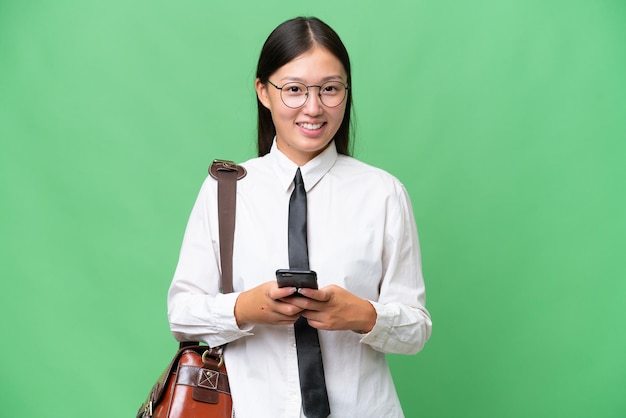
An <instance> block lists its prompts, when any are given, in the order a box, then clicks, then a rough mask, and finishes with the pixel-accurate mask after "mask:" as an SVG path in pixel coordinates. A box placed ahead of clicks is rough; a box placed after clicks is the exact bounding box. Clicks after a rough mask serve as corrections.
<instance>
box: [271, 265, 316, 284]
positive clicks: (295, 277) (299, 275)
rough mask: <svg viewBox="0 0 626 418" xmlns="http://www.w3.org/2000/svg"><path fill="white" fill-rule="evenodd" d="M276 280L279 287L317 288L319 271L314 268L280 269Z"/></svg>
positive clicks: (277, 271)
mask: <svg viewBox="0 0 626 418" xmlns="http://www.w3.org/2000/svg"><path fill="white" fill-rule="evenodd" d="M276 281H277V282H278V287H295V288H296V289H300V288H303V287H306V288H308V289H317V273H315V272H314V271H313V270H295V269H278V270H276Z"/></svg>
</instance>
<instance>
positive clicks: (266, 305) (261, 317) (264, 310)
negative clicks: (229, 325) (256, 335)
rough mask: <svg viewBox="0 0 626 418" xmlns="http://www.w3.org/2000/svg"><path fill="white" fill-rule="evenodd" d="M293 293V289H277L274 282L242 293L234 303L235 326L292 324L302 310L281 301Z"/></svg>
mask: <svg viewBox="0 0 626 418" xmlns="http://www.w3.org/2000/svg"><path fill="white" fill-rule="evenodd" d="M295 291H296V289H295V288H293V287H283V288H279V287H278V285H277V284H276V281H271V282H267V283H263V284H261V285H259V286H257V287H255V288H253V289H250V290H246V291H245V292H242V293H241V294H240V295H239V297H238V298H237V301H236V302H235V319H236V320H237V325H239V326H240V327H241V326H242V325H243V324H270V325H290V324H293V323H294V322H296V320H297V319H298V318H299V317H300V313H301V312H302V308H300V307H298V306H295V305H293V304H290V303H287V302H285V301H284V300H283V299H284V298H287V297H288V296H291V295H293V294H294V293H295Z"/></svg>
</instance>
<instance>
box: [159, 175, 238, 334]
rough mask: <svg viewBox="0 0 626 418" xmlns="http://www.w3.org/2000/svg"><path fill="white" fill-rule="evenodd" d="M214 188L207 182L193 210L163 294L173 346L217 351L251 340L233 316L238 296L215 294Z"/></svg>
mask: <svg viewBox="0 0 626 418" xmlns="http://www.w3.org/2000/svg"><path fill="white" fill-rule="evenodd" d="M220 275H221V273H220V265H219V241H218V219H217V183H216V182H215V181H214V180H212V179H211V178H207V180H206V181H205V182H204V184H203V186H202V189H201V190H200V193H199V195H198V198H197V200H196V203H195V205H194V207H193V209H192V212H191V215H190V217H189V221H188V223H187V228H186V230H185V236H184V238H183V243H182V247H181V251H180V256H179V261H178V265H177V267H176V271H175V273H174V278H173V280H172V283H171V285H170V289H169V293H168V318H169V322H170V328H171V330H172V333H173V334H174V337H175V338H176V339H177V340H178V341H197V340H199V341H204V342H206V343H207V344H209V345H211V346H218V345H222V344H224V343H227V342H230V341H233V340H235V339H237V338H241V337H243V336H246V335H250V328H243V329H242V328H239V326H238V325H237V322H236V320H235V317H234V314H233V311H234V306H235V302H236V300H237V298H238V297H239V293H237V292H235V293H230V294H226V295H224V294H220V293H219V282H220Z"/></svg>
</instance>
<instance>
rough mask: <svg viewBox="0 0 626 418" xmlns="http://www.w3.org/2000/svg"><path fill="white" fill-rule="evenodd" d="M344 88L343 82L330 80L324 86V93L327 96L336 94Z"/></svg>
mask: <svg viewBox="0 0 626 418" xmlns="http://www.w3.org/2000/svg"><path fill="white" fill-rule="evenodd" d="M344 89H345V87H344V86H343V84H341V83H338V82H330V83H326V84H324V85H323V86H322V94H323V95H325V96H335V95H337V94H340V93H341V92H342V91H343V90H344Z"/></svg>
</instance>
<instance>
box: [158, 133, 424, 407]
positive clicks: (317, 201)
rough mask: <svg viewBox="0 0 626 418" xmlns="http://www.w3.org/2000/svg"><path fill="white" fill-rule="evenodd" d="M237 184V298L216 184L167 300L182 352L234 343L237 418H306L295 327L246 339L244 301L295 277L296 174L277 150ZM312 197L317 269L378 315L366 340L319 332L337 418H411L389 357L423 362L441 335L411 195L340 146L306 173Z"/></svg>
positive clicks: (229, 352)
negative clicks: (284, 277)
mask: <svg viewBox="0 0 626 418" xmlns="http://www.w3.org/2000/svg"><path fill="white" fill-rule="evenodd" d="M242 165H243V166H244V167H245V168H246V169H247V170H248V175H247V176H246V177H245V178H243V179H241V180H239V182H238V183H237V209H236V226H235V245H234V254H233V286H234V293H231V294H226V295H223V294H219V279H220V263H219V242H218V217H217V182H216V181H215V180H213V179H212V178H210V177H208V178H207V180H206V181H205V182H204V184H203V186H202V189H201V191H200V194H199V196H198V199H197V201H196V203H195V205H194V207H193V210H192V212H191V216H190V218H189V223H188V225H187V229H186V232H185V236H184V239H183V244H182V249H181V253H180V259H179V262H178V266H177V268H176V272H175V274H174V278H173V281H172V284H171V287H170V290H169V294H168V315H169V321H170V325H171V329H172V332H173V334H174V336H175V338H176V339H177V340H179V341H198V340H199V341H204V342H205V343H207V344H209V345H210V346H219V345H222V344H225V343H228V346H227V347H226V350H225V360H226V366H227V367H228V377H229V381H230V387H231V391H232V396H233V403H234V410H235V413H236V415H237V418H280V417H283V418H297V417H302V416H303V415H302V410H301V409H302V408H301V398H300V386H299V378H298V363H297V357H296V341H295V338H294V331H293V326H291V325H290V326H282V325H281V326H277V325H248V326H242V328H239V327H238V326H237V322H236V321H235V316H234V306H235V301H236V299H237V297H238V296H239V293H240V292H242V291H244V290H247V289H251V288H253V287H255V286H257V285H260V284H262V283H265V282H267V281H270V280H275V271H276V270H277V269H279V268H288V267H289V261H288V253H287V219H288V208H289V197H290V195H291V192H292V190H293V178H294V175H295V172H296V169H297V166H296V164H294V163H293V162H292V161H291V160H289V159H288V158H287V157H286V156H285V155H284V154H283V153H281V152H280V151H279V150H278V149H277V148H276V144H275V143H274V145H273V147H272V149H271V151H270V153H269V154H267V155H265V156H264V157H260V158H255V159H252V160H249V161H247V162H246V163H244V164H242ZM301 171H302V176H303V178H304V185H305V188H306V191H307V205H308V221H307V222H308V246H309V262H310V268H311V270H315V271H316V272H317V275H318V282H319V286H320V288H321V287H324V286H327V285H330V284H336V285H339V286H341V287H343V288H345V289H347V290H348V291H350V292H352V293H353V294H355V295H357V296H359V297H361V298H364V299H367V300H369V301H370V302H371V303H372V305H373V306H374V308H375V310H376V313H377V320H376V324H375V326H374V328H373V329H372V330H371V332H369V333H367V334H358V333H356V332H353V331H319V337H320V345H321V349H322V355H323V359H324V371H325V375H326V384H327V389H328V397H329V401H330V409H331V417H335V418H350V417H355V418H364V417H402V416H403V413H402V409H401V407H400V403H399V400H398V397H397V395H396V391H395V388H394V385H393V381H392V378H391V374H390V372H389V368H388V365H387V362H386V359H385V354H384V353H403V354H415V353H417V352H418V351H420V350H421V349H422V347H423V345H424V343H425V342H426V341H427V340H428V338H429V337H430V333H431V320H430V316H429V313H428V311H427V310H426V308H425V291H424V281H423V278H422V269H421V259H420V252H419V243H418V237H417V229H416V226H415V220H414V217H413V212H412V207H411V203H410V200H409V197H408V195H407V193H406V190H405V189H404V187H403V186H402V184H401V183H400V182H399V181H398V180H397V179H396V178H395V177H393V176H391V175H390V174H388V173H386V172H385V171H383V170H380V169H377V168H374V167H371V166H369V165H367V164H364V163H362V162H360V161H358V160H355V159H354V158H351V157H347V156H344V155H339V154H337V151H336V148H335V146H334V143H331V144H330V146H329V147H328V148H327V149H326V150H325V151H324V152H322V153H321V154H320V155H319V156H317V157H316V158H314V159H313V160H311V161H310V162H308V163H307V164H306V165H305V166H303V167H301Z"/></svg>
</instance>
